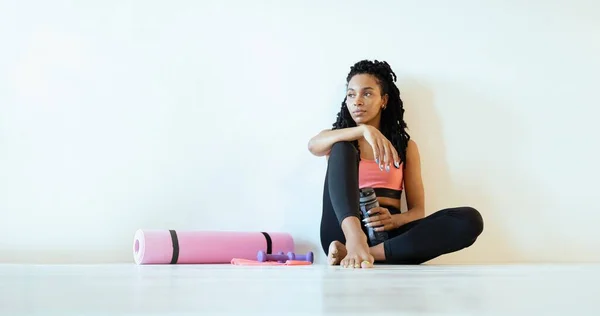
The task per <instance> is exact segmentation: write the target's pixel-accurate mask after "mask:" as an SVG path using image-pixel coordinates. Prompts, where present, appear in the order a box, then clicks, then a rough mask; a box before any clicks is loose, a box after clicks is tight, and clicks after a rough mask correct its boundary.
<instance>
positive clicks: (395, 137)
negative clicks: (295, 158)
mask: <svg viewBox="0 0 600 316" xmlns="http://www.w3.org/2000/svg"><path fill="white" fill-rule="evenodd" d="M358 74H370V75H373V76H374V77H375V78H376V80H377V83H378V84H379V87H380V89H381V95H382V96H383V95H385V94H387V95H388V96H389V100H388V102H387V104H386V107H385V109H382V110H381V111H382V112H381V122H380V124H379V126H380V131H381V133H382V134H383V135H384V136H385V137H386V138H387V139H388V140H389V141H390V142H391V143H392V145H393V146H394V148H395V149H396V151H397V152H398V155H399V156H400V162H401V163H402V162H405V161H406V147H407V146H408V141H409V139H410V135H408V133H407V132H406V128H407V125H406V122H405V121H404V107H403V102H402V99H400V90H398V87H396V85H395V84H394V82H395V81H396V74H395V73H394V71H392V68H391V67H390V65H389V64H388V63H387V62H385V61H378V60H375V61H369V60H361V61H359V62H357V63H356V64H354V65H353V66H352V67H351V68H350V73H348V77H347V78H346V84H348V83H349V82H350V79H352V77H354V76H355V75H358ZM346 99H347V97H345V98H344V101H342V108H341V109H340V112H338V114H337V120H336V122H335V123H333V128H332V129H334V130H335V129H342V128H347V127H354V126H356V122H354V119H352V116H350V111H348V106H347V105H346ZM352 143H353V145H354V147H355V148H356V149H357V150H358V152H359V155H358V157H359V160H360V149H359V148H358V141H357V140H355V141H353V142H352ZM404 166H406V164H404Z"/></svg>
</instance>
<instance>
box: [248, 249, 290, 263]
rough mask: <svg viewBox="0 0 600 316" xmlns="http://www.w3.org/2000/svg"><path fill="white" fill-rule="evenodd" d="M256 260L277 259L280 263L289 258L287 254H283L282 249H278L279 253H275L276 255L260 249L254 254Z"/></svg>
mask: <svg viewBox="0 0 600 316" xmlns="http://www.w3.org/2000/svg"><path fill="white" fill-rule="evenodd" d="M256 260H257V261H258V262H265V261H277V262H280V263H284V262H286V261H287V260H289V257H288V256H287V255H285V254H284V253H283V251H280V252H279V254H277V255H270V254H267V253H266V252H264V251H262V250H261V251H259V252H258V254H257V255H256Z"/></svg>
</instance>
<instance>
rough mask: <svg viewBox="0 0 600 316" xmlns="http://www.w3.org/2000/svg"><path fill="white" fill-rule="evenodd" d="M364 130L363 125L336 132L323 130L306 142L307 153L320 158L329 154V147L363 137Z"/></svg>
mask: <svg viewBox="0 0 600 316" xmlns="http://www.w3.org/2000/svg"><path fill="white" fill-rule="evenodd" d="M364 132H365V128H364V126H363V125H359V126H356V127H348V128H342V129H336V130H328V129H327V130H323V131H321V132H320V133H319V134H317V135H315V136H314V137H313V138H311V139H310V141H309V142H308V151H310V152H311V153H312V154H313V155H315V156H318V157H321V156H325V155H327V154H329V151H330V150H331V146H333V144H335V143H337V142H341V141H354V140H357V139H359V138H361V137H363V135H364Z"/></svg>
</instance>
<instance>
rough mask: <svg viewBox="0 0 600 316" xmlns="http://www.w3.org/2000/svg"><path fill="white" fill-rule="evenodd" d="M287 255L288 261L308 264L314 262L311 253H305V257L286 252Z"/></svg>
mask: <svg viewBox="0 0 600 316" xmlns="http://www.w3.org/2000/svg"><path fill="white" fill-rule="evenodd" d="M287 255H288V258H290V260H299V261H309V262H310V263H313V262H314V255H313V252H312V251H309V252H307V253H306V255H297V254H295V253H293V252H288V254H287Z"/></svg>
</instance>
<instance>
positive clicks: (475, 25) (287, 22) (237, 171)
mask: <svg viewBox="0 0 600 316" xmlns="http://www.w3.org/2000/svg"><path fill="white" fill-rule="evenodd" d="M599 17H600V5H599V4H597V2H595V1H591V0H590V1H584V0H578V1H566V0H562V1H535V2H530V3H529V4H525V3H524V2H523V1H500V0H498V1H485V2H481V1H453V2H448V1H441V0H438V1H419V2H415V1H402V2H398V1H387V2H383V1H379V2H375V1H370V2H365V1H338V2H335V3H334V2H328V3H327V4H323V3H321V2H316V1H315V2H312V3H308V2H306V1H302V2H294V4H288V3H286V4H282V3H281V2H274V1H271V2H269V1H212V2H208V3H205V2H201V1H181V2H177V3H174V2H166V1H162V2H159V1H155V2H153V3H148V2H147V1H96V2H93V3H92V2H90V1H86V2H79V1H3V2H0V40H1V45H2V46H1V47H2V49H0V146H1V147H0V148H1V149H0V150H1V151H0V153H1V154H0V215H1V220H0V261H2V262H116V261H125V262H131V261H132V256H131V243H132V238H133V232H134V231H135V230H136V229H137V228H140V227H142V228H165V229H166V228H176V229H206V230H217V229H219V230H222V229H231V230H244V231H254V230H284V231H288V232H290V233H292V234H293V235H294V237H295V238H296V240H297V241H298V243H300V247H301V249H309V248H310V249H313V250H315V251H316V252H318V254H319V255H320V259H322V256H321V250H320V246H319V237H318V236H319V220H320V212H321V194H322V181H323V172H324V170H325V163H324V161H323V160H322V159H319V158H315V157H312V156H311V155H310V154H309V153H308V151H307V150H306V143H307V141H308V139H309V138H310V137H311V136H312V135H314V134H315V133H316V132H318V131H319V130H321V129H323V128H327V127H330V126H331V124H332V122H333V121H334V120H335V114H336V113H337V111H338V110H339V105H340V102H341V101H342V98H343V89H344V79H345V77H346V74H347V72H348V70H349V67H350V65H351V64H353V63H354V62H356V61H358V60H360V59H363V58H369V59H381V60H387V61H388V62H389V63H390V64H391V65H392V67H393V68H394V70H395V71H396V73H397V75H398V77H399V82H398V85H399V87H400V89H401V92H402V96H403V99H404V101H405V103H406V109H407V119H408V124H409V125H410V127H411V130H410V131H411V134H412V136H413V138H414V139H415V140H416V141H417V142H418V144H419V145H420V149H421V154H422V161H423V168H424V171H423V175H424V181H425V186H426V190H427V207H428V212H429V213H431V212H433V211H435V210H438V209H440V208H444V207H448V206H455V205H472V206H474V207H476V208H478V209H479V210H480V211H481V212H482V214H483V215H484V217H485V221H486V224H485V231H484V234H483V235H482V236H481V238H480V240H479V241H478V242H477V243H476V245H475V246H473V247H472V248H470V249H468V250H464V251H462V252H459V253H455V254H452V255H448V256H445V257H443V258H440V259H438V260H435V261H434V262H437V263H458V262H461V263H490V262H495V263H497V262H567V261H573V262H574V261H598V260H600V250H599V249H600V232H599V231H595V229H596V228H597V223H598V222H599V221H600V213H599V212H598V211H599V210H600V207H599V206H598V200H597V199H596V198H595V197H594V194H595V193H596V192H597V188H598V187H597V183H598V180H597V179H598V178H599V176H600V172H599V168H598V160H599V158H600V154H599V153H598V146H597V145H596V141H595V137H594V135H595V134H597V133H598V132H599V131H600V128H599V127H598V124H597V120H598V119H597V116H598V114H600V110H598V109H599V105H600V102H599V101H600V97H599V96H598V89H597V87H596V86H597V84H598V79H597V78H598V77H597V75H598V73H600V58H599V57H598V56H600V41H598V38H600V19H599ZM511 125H512V126H511Z"/></svg>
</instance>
